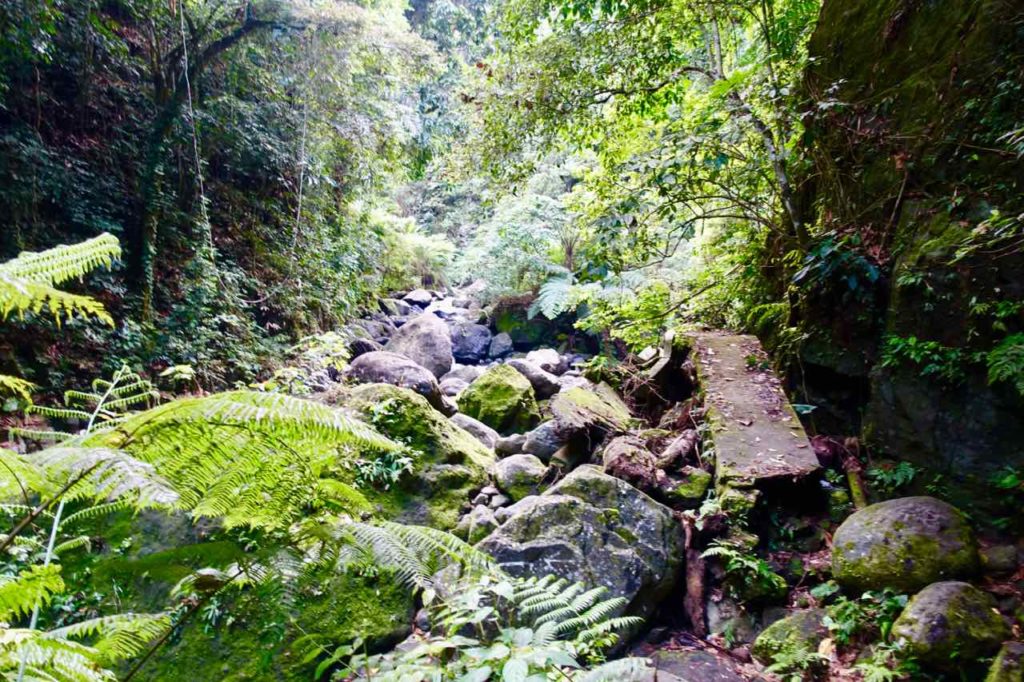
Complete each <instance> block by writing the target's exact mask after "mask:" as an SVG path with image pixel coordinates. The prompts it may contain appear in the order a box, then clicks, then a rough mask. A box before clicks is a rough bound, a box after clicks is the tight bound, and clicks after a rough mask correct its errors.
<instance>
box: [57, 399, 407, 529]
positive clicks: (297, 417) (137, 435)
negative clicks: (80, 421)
mask: <svg viewBox="0 0 1024 682" xmlns="http://www.w3.org/2000/svg"><path fill="white" fill-rule="evenodd" d="M74 444H76V445H80V446H92V447H101V446H105V447H110V448H118V449H121V450H125V451H127V452H129V453H130V454H131V455H132V456H133V457H135V458H137V459H139V460H141V461H144V462H148V463H150V464H152V465H153V466H154V467H155V470H156V472H158V473H159V474H161V475H162V476H163V477H165V478H166V479H167V480H169V481H171V482H173V484H174V487H175V489H176V490H177V491H178V493H179V494H180V499H179V501H178V505H179V506H180V507H182V508H185V509H189V510H190V511H192V513H193V514H195V515H197V516H211V517H222V518H223V520H224V523H225V525H226V526H228V527H232V526H240V525H249V526H263V527H268V528H278V527H283V526H286V525H288V524H289V523H291V522H292V521H293V520H294V519H295V518H296V516H297V514H298V512H299V511H301V506H302V501H304V500H310V499H311V497H312V495H313V494H314V493H315V491H316V490H317V489H318V486H321V484H320V483H319V481H320V478H321V474H322V473H323V472H324V471H325V470H326V469H328V468H329V467H331V466H333V465H334V464H336V463H337V462H338V461H339V459H340V458H341V457H344V456H348V455H354V454H355V453H358V452H359V451H367V450H370V451H378V452H381V451H389V450H397V449H400V447H401V446H400V445H399V444H397V443H394V442H393V441H391V440H389V439H387V438H385V437H384V436H382V435H380V434H379V433H377V432H376V431H375V430H373V428H372V427H370V426H368V425H366V424H364V423H363V422H361V421H359V420H357V419H356V418H355V417H353V416H351V415H349V414H348V413H346V412H344V411H342V410H339V409H335V408H332V407H329V406H327V405H323V404H321V403H317V402H313V401H310V400H303V399H301V398H295V397H292V396H288V395H283V394H279V393H260V392H254V391H231V392H226V393H219V394H214V395H211V396H205V397H199V398H186V399H183V400H177V401H174V402H171V403H166V404H164V405H161V406H158V407H155V408H152V409H150V410H147V411H145V412H141V413H139V414H136V415H133V416H131V417H128V418H127V419H125V420H124V421H123V422H121V423H119V424H117V425H116V426H115V427H114V428H113V429H111V430H109V431H105V432H100V433H97V434H91V435H88V436H84V437H82V438H79V439H76V441H75V442H74ZM340 486H344V484H340V483H339V484H335V485H332V486H330V488H331V489H330V491H329V492H330V493H331V497H332V498H333V499H340V498H344V497H346V495H343V494H342V491H341V490H340V489H339V487H340ZM346 492H347V498H348V499H349V500H351V501H353V502H354V501H358V500H360V499H361V496H360V495H359V493H358V491H356V490H355V489H351V488H350V489H349V490H348V491H346Z"/></svg>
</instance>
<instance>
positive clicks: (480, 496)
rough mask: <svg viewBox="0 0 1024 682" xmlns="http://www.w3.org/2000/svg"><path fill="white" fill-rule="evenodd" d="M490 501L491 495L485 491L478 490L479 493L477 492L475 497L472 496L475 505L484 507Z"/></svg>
mask: <svg viewBox="0 0 1024 682" xmlns="http://www.w3.org/2000/svg"><path fill="white" fill-rule="evenodd" d="M490 501H491V496H490V495H488V494H487V493H484V492H480V493H477V494H476V497H474V498H473V501H472V504H474V505H477V506H480V505H483V506H485V507H486V506H487V505H488V504H489V503H490Z"/></svg>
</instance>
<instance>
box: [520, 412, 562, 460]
mask: <svg viewBox="0 0 1024 682" xmlns="http://www.w3.org/2000/svg"><path fill="white" fill-rule="evenodd" d="M573 433H574V429H573V428H572V427H569V426H566V425H565V424H563V423H562V422H559V421H557V420H551V421H546V422H544V423H543V424H541V425H540V426H538V427H537V428H535V429H534V430H533V431H530V432H529V433H527V434H526V440H524V441H523V444H522V445H521V446H520V447H521V450H520V451H521V452H525V453H526V454H529V455H534V456H535V457H537V458H539V459H541V460H542V461H544V462H550V461H551V457H552V456H553V455H554V454H555V453H556V452H558V450H559V449H560V448H561V447H562V446H563V445H565V444H566V443H568V442H569V438H570V437H571V436H572V434H573Z"/></svg>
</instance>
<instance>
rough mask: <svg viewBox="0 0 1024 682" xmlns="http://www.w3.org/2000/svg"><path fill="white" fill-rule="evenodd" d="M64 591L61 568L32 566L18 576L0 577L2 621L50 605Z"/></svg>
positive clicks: (0, 619) (0, 612)
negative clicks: (56, 595) (54, 597)
mask: <svg viewBox="0 0 1024 682" xmlns="http://www.w3.org/2000/svg"><path fill="white" fill-rule="evenodd" d="M63 589H64V581H63V580H62V579H61V577H60V566H53V565H51V566H32V567H31V568H27V569H25V570H23V571H21V572H20V573H19V574H18V575H16V576H0V621H10V620H13V619H14V618H19V617H21V616H24V615H26V614H28V613H29V612H31V611H32V609H34V608H36V607H38V606H44V605H46V604H48V603H50V600H51V599H52V598H53V595H55V594H57V593H58V592H61V591H63Z"/></svg>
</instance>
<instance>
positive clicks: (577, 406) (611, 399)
mask: <svg viewBox="0 0 1024 682" xmlns="http://www.w3.org/2000/svg"><path fill="white" fill-rule="evenodd" d="M551 413H552V414H553V415H554V416H555V418H556V419H557V420H559V421H560V422H563V423H565V424H569V425H572V426H574V427H576V428H581V429H593V428H598V429H602V430H606V431H625V430H626V429H627V428H629V423H630V418H631V415H630V413H629V407H627V406H626V403H624V402H623V401H622V398H620V397H619V395H618V394H617V393H616V392H615V389H614V388H612V387H611V386H609V385H608V384H604V383H601V384H597V385H595V386H594V387H593V388H592V389H591V388H583V387H580V386H576V387H573V388H566V389H562V390H561V391H560V392H559V393H558V395H556V396H555V397H554V398H552V399H551Z"/></svg>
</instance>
